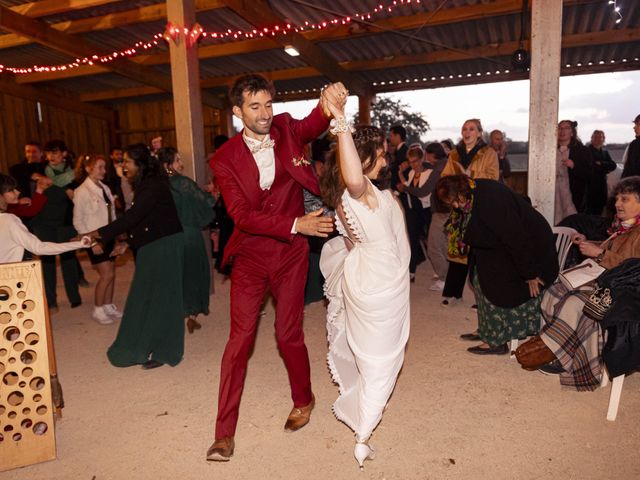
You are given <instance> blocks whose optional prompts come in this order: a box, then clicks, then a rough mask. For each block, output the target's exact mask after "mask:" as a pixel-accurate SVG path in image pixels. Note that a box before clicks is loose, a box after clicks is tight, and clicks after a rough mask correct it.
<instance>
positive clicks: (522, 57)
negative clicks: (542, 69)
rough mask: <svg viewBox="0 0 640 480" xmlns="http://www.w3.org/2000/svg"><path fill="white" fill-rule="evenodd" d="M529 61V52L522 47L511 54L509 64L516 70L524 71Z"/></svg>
mask: <svg viewBox="0 0 640 480" xmlns="http://www.w3.org/2000/svg"><path fill="white" fill-rule="evenodd" d="M530 63H531V62H530V58H529V52H527V51H526V50H524V49H522V48H519V49H518V50H516V51H515V52H513V53H512V54H511V65H512V66H513V69H514V70H515V71H516V72H526V71H527V69H528V68H529V65H530Z"/></svg>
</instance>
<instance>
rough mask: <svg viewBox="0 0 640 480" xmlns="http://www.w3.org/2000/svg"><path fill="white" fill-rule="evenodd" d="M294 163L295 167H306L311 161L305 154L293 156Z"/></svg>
mask: <svg viewBox="0 0 640 480" xmlns="http://www.w3.org/2000/svg"><path fill="white" fill-rule="evenodd" d="M292 163H293V166H294V167H306V166H307V165H311V162H310V161H309V160H307V159H306V158H304V155H303V156H301V157H300V158H297V157H293V160H292Z"/></svg>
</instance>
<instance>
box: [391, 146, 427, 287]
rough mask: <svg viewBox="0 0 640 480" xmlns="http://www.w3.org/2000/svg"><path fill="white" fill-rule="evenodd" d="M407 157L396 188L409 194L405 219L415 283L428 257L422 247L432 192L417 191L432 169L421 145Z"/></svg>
mask: <svg viewBox="0 0 640 480" xmlns="http://www.w3.org/2000/svg"><path fill="white" fill-rule="evenodd" d="M407 159H408V160H407V162H405V163H406V164H407V165H405V164H401V165H400V168H399V170H398V177H399V179H400V181H399V182H398V185H396V190H398V191H399V192H405V193H406V194H407V207H408V208H407V210H406V211H405V219H406V222H407V230H408V232H409V243H410V245H411V261H410V262H409V277H410V279H411V282H412V283H413V282H415V278H416V269H417V267H418V265H420V264H421V263H422V262H424V261H425V260H426V259H427V257H426V256H425V254H424V250H423V249H422V240H423V238H424V237H425V232H426V230H428V229H429V225H430V223H431V194H430V193H429V194H426V195H420V196H417V195H415V192H416V191H417V190H419V189H420V187H422V186H423V185H424V184H425V183H426V182H427V180H428V179H429V176H430V175H431V169H427V168H425V164H424V151H423V150H422V148H421V147H419V146H416V147H414V146H412V147H411V148H409V151H408V152H407ZM407 166H408V167H409V173H408V176H407V178H405V175H404V171H403V170H404V169H405V168H407ZM409 187H411V189H412V190H411V191H409Z"/></svg>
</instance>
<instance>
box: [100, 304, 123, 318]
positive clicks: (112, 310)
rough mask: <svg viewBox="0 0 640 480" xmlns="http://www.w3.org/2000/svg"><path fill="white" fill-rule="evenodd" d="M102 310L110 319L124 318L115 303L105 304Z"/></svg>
mask: <svg viewBox="0 0 640 480" xmlns="http://www.w3.org/2000/svg"><path fill="white" fill-rule="evenodd" d="M102 308H103V309H104V311H105V312H106V314H107V315H109V316H110V317H113V318H122V312H121V311H120V310H118V307H116V306H115V305H114V304H113V303H105V304H104V305H103V306H102Z"/></svg>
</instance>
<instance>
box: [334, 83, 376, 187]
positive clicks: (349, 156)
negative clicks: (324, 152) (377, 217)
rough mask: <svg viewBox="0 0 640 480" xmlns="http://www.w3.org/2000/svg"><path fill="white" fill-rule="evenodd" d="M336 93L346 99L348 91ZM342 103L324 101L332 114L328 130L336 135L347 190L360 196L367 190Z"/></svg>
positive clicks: (341, 169)
mask: <svg viewBox="0 0 640 480" xmlns="http://www.w3.org/2000/svg"><path fill="white" fill-rule="evenodd" d="M338 95H339V96H340V97H343V98H344V100H345V101H346V98H347V96H348V92H347V91H346V90H344V91H341V92H339V93H338ZM344 103H345V102H341V105H335V104H334V103H333V102H330V101H328V100H327V101H326V106H327V108H328V109H329V111H330V112H331V114H332V115H333V120H332V121H331V130H330V131H331V133H333V134H334V135H336V136H337V137H338V156H339V158H340V172H341V174H342V180H343V181H344V184H345V187H346V188H347V192H349V195H350V196H351V197H352V198H360V197H362V195H364V194H365V192H366V191H367V181H366V180H365V178H364V175H363V174H362V163H361V162H360V157H359V155H358V151H357V150H356V145H355V143H354V142H353V137H352V133H351V132H352V128H351V124H350V123H349V122H348V121H347V119H346V118H345V115H344Z"/></svg>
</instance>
